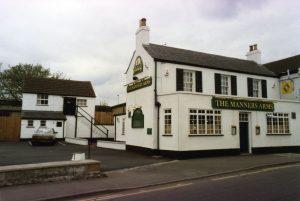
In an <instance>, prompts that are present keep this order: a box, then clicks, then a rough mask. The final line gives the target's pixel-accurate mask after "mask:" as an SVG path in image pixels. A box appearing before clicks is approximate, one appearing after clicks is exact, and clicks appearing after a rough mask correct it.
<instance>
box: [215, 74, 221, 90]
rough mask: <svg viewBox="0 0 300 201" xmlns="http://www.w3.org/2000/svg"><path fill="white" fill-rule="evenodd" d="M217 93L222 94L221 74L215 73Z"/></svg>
mask: <svg viewBox="0 0 300 201" xmlns="http://www.w3.org/2000/svg"><path fill="white" fill-rule="evenodd" d="M215 94H221V74H220V73H215Z"/></svg>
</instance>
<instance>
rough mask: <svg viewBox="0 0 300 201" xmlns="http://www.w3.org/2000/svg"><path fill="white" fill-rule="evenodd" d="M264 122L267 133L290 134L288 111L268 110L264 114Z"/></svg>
mask: <svg viewBox="0 0 300 201" xmlns="http://www.w3.org/2000/svg"><path fill="white" fill-rule="evenodd" d="M266 123H267V124H266V125H267V135H290V134H291V133H290V132H291V130H290V115H289V113H280V112H273V113H271V112H269V113H267V114H266ZM274 127H275V128H274Z"/></svg>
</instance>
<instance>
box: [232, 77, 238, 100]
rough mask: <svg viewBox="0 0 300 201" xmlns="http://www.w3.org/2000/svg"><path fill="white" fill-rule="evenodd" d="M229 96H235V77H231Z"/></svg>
mask: <svg viewBox="0 0 300 201" xmlns="http://www.w3.org/2000/svg"><path fill="white" fill-rule="evenodd" d="M231 95H233V96H236V95H237V83H236V76H235V75H231Z"/></svg>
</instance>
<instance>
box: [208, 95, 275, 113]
mask: <svg viewBox="0 0 300 201" xmlns="http://www.w3.org/2000/svg"><path fill="white" fill-rule="evenodd" d="M211 105H212V108H214V109H230V110H252V111H268V112H273V111H274V103H273V102H271V101H259V100H245V99H232V98H217V97H213V98H212V99H211Z"/></svg>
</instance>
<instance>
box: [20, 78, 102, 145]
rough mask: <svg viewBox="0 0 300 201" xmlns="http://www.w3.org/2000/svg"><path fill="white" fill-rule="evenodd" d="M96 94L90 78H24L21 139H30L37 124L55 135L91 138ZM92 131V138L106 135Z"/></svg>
mask: <svg viewBox="0 0 300 201" xmlns="http://www.w3.org/2000/svg"><path fill="white" fill-rule="evenodd" d="M95 97H96V96H95V92H94V90H93V87H92V84H91V82H89V81H74V80H61V79H50V78H32V79H26V80H25V84H24V90H23V104H22V116H21V117H22V121H21V139H30V138H31V137H32V135H33V133H34V131H35V130H36V129H37V128H39V127H49V128H53V129H54V130H55V131H56V132H57V138H66V137H68V138H89V137H91V122H93V118H92V117H94V108H95ZM77 106H78V107H77ZM92 134H93V135H94V136H92V137H105V135H103V133H101V132H100V133H96V134H95V132H94V131H93V133H92Z"/></svg>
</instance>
